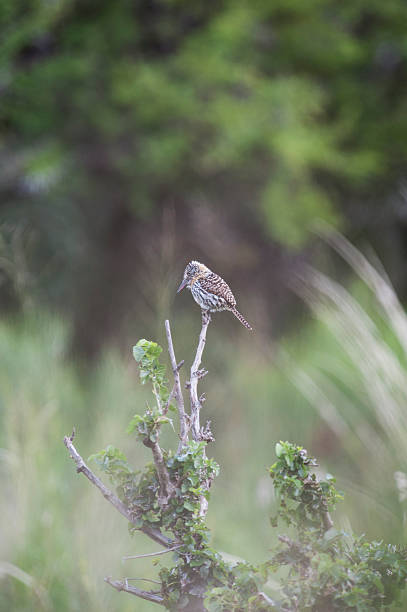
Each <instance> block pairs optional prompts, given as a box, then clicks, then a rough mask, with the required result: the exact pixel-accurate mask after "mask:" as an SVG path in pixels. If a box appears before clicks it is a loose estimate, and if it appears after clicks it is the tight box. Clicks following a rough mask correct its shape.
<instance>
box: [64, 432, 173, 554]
mask: <svg viewBox="0 0 407 612" xmlns="http://www.w3.org/2000/svg"><path fill="white" fill-rule="evenodd" d="M74 437H75V431H73V432H72V435H71V436H65V437H64V444H65V446H66V448H67V449H68V451H69V454H70V456H71V458H72V459H73V460H74V461H75V464H76V471H77V472H78V473H80V472H82V474H84V475H85V476H86V478H87V479H88V480H89V481H90V482H91V483H92V484H93V485H95V487H97V488H98V489H99V491H100V492H101V493H102V495H103V497H104V498H105V499H107V501H108V502H110V503H111V504H112V505H113V506H114V507H115V508H116V510H118V511H119V512H120V514H122V515H123V516H124V517H125V518H126V519H127V520H128V521H129V522H130V523H132V524H135V519H134V517H133V515H132V513H131V512H130V511H129V509H128V508H127V507H126V506H125V504H123V502H122V501H121V500H120V499H119V498H118V497H117V495H115V494H114V493H112V491H110V489H108V488H107V487H106V486H105V485H104V484H103V482H102V481H101V480H100V478H98V477H97V476H96V474H94V473H93V472H92V470H90V469H89V468H88V466H87V465H86V463H85V462H84V460H83V459H82V457H81V456H80V454H79V453H78V451H77V450H76V448H75V446H74V445H73V440H74ZM140 531H142V532H143V533H145V534H146V535H147V536H148V537H149V538H151V539H152V540H154V541H155V542H158V543H159V544H162V545H163V546H166V547H167V548H169V547H171V546H173V545H174V542H173V541H172V540H171V539H170V538H167V537H166V536H165V535H163V534H162V533H161V531H160V530H159V529H153V528H150V527H143V528H141V529H140Z"/></svg>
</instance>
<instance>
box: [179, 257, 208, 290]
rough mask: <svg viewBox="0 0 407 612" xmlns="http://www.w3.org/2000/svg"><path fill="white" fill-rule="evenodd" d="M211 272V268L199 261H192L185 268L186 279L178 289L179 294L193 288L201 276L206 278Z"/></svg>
mask: <svg viewBox="0 0 407 612" xmlns="http://www.w3.org/2000/svg"><path fill="white" fill-rule="evenodd" d="M208 272H210V270H209V268H207V267H206V266H204V265H203V264H201V263H199V261H190V262H189V264H188V265H187V267H186V268H185V272H184V277H183V279H182V282H181V284H180V286H179V287H178V290H177V293H179V292H180V291H182V290H183V289H184V287H188V289H190V288H191V285H192V283H193V282H194V281H195V280H196V279H197V278H199V277H200V276H205V275H206V274H208Z"/></svg>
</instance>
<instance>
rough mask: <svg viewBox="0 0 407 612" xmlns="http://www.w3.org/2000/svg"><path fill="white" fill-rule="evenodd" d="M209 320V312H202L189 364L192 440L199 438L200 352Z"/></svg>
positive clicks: (203, 344)
mask: <svg viewBox="0 0 407 612" xmlns="http://www.w3.org/2000/svg"><path fill="white" fill-rule="evenodd" d="M210 321H211V318H210V315H209V313H204V312H202V329H201V333H200V334H199V342H198V347H197V350H196V355H195V359H194V363H193V364H192V366H191V379H190V381H189V382H190V385H189V393H190V397H191V431H192V437H193V439H194V440H196V441H199V440H201V439H202V438H201V428H200V424H199V412H200V410H201V407H202V404H201V402H200V401H199V399H198V380H199V379H200V378H202V370H200V369H199V366H200V365H201V360H202V353H203V350H204V348H205V342H206V332H207V330H208V325H209V323H210ZM203 371H205V370H203Z"/></svg>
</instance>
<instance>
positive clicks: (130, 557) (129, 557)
mask: <svg viewBox="0 0 407 612" xmlns="http://www.w3.org/2000/svg"><path fill="white" fill-rule="evenodd" d="M180 547H181V544H178V545H177V546H172V547H171V548H166V549H165V550H159V551H157V552H152V553H145V554H143V555H128V556H127V557H122V560H123V561H127V560H128V559H143V558H144V557H157V556H158V555H165V554H166V553H169V552H171V551H172V550H177V548H180Z"/></svg>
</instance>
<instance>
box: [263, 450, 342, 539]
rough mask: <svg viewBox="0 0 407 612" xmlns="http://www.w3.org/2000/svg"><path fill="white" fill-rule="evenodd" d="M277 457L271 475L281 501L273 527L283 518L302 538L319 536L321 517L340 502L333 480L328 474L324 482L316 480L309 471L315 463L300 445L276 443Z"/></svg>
mask: <svg viewBox="0 0 407 612" xmlns="http://www.w3.org/2000/svg"><path fill="white" fill-rule="evenodd" d="M276 455H277V457H278V461H276V463H274V464H273V465H272V466H271V468H270V475H271V477H272V478H273V481H274V486H275V488H276V491H277V492H278V493H279V494H280V496H281V500H280V508H279V511H278V515H277V516H276V517H275V518H274V519H272V524H273V525H274V526H277V521H278V518H282V519H283V520H284V522H285V523H286V524H287V525H292V526H294V527H295V528H296V529H298V530H299V532H300V533H301V535H302V537H303V538H305V537H306V536H307V535H309V534H310V532H311V533H313V532H314V531H316V532H318V533H319V534H321V530H323V526H324V516H325V515H326V513H327V512H328V511H329V509H331V508H334V507H335V502H336V501H338V500H339V499H342V496H341V495H340V494H339V493H338V492H337V491H336V489H335V487H334V483H335V478H333V476H331V475H330V474H327V476H326V480H322V481H321V480H319V479H318V478H317V477H316V475H315V474H314V473H313V472H312V468H313V467H316V466H317V465H318V464H317V463H316V461H315V459H313V458H312V457H308V455H307V451H306V450H305V449H303V448H302V447H301V446H294V445H292V444H290V443H289V442H281V441H280V442H278V443H277V444H276Z"/></svg>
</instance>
